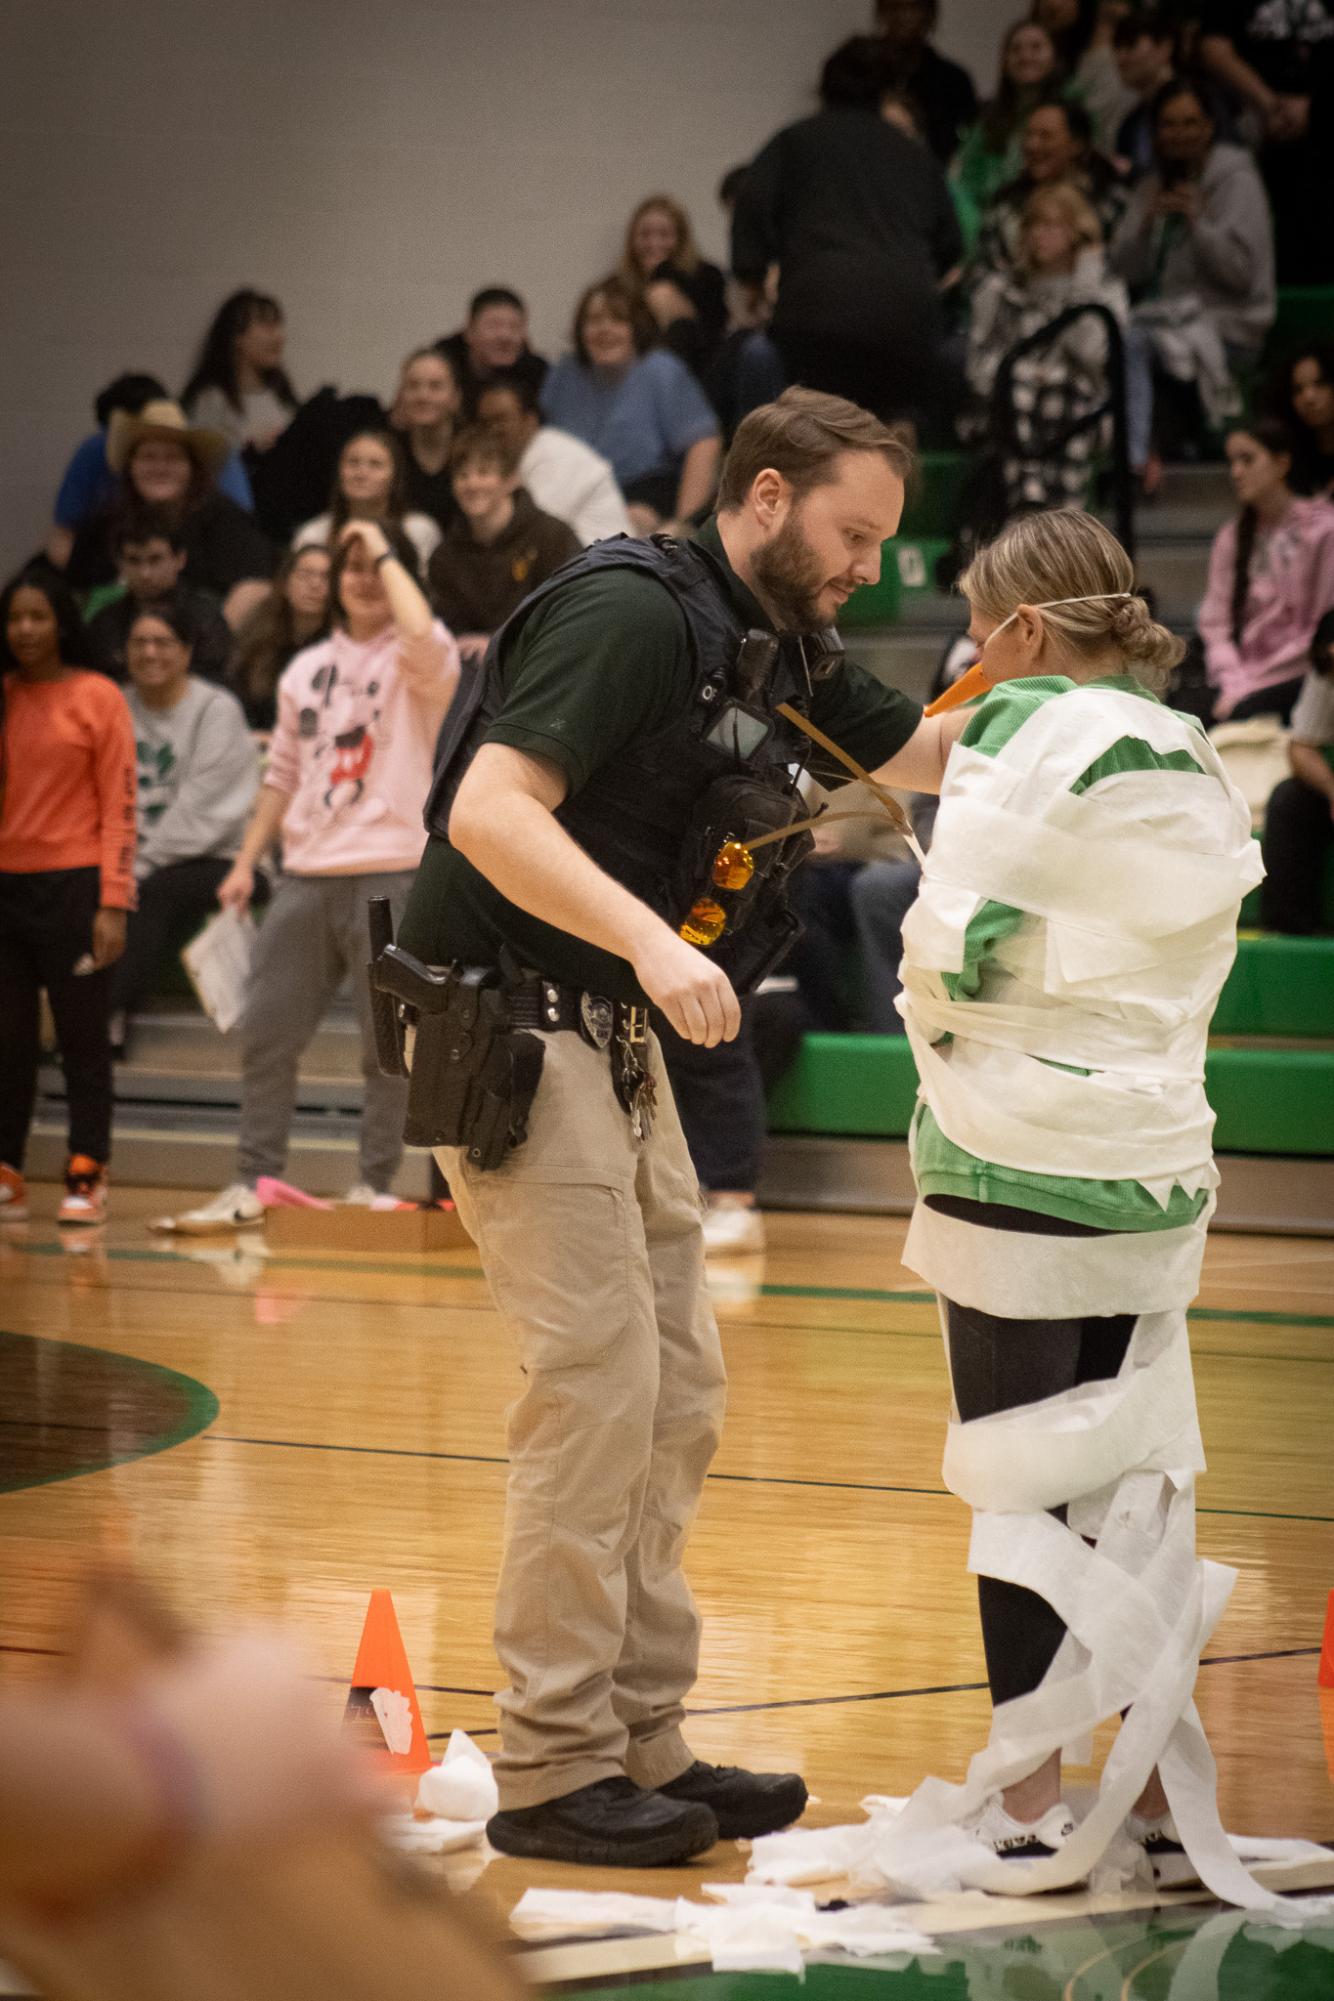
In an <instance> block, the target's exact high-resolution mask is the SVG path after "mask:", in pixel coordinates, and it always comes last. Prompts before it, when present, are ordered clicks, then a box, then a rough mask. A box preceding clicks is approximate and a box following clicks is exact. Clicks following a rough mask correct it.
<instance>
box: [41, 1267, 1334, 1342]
mask: <svg viewBox="0 0 1334 2001" xmlns="http://www.w3.org/2000/svg"><path fill="white" fill-rule="evenodd" d="M15 1249H17V1250H21V1251H25V1252H27V1254H28V1255H29V1256H30V1257H56V1256H60V1255H63V1253H62V1252H61V1248H60V1245H59V1243H58V1242H53V1241H47V1242H44V1243H29V1244H18V1245H16V1246H15ZM103 1255H104V1256H105V1257H107V1258H108V1259H110V1260H111V1261H112V1262H115V1263H122V1264H135V1263H138V1264H183V1265H188V1264H192V1263H194V1262H195V1260H193V1259H192V1258H190V1257H188V1256H187V1255H186V1253H185V1252H183V1251H168V1250H162V1251H159V1250H143V1249H136V1248H134V1247H133V1246H130V1245H118V1246H117V1247H116V1248H114V1249H112V1250H108V1251H106V1252H104V1253H103ZM354 1255H355V1254H354ZM265 1263H266V1264H268V1265H271V1266H272V1267H273V1268H274V1269H275V1270H277V1271H342V1272H350V1273H355V1272H370V1273H373V1274H374V1275H375V1276H376V1277H377V1278H384V1277H388V1278H471V1279H476V1280H478V1282H479V1283H480V1282H481V1280H482V1273H481V1271H480V1269H479V1268H478V1267H477V1266H476V1265H440V1264H429V1263H416V1262H414V1263H408V1262H406V1261H399V1262H389V1261H385V1262H381V1261H379V1260H377V1261H376V1262H375V1263H374V1264H368V1263H366V1262H364V1261H357V1262H353V1261H352V1258H351V1257H349V1258H346V1259H344V1258H330V1257H314V1256H310V1257H307V1256H303V1255H300V1254H298V1253H295V1252H292V1251H274V1252H270V1253H268V1254H267V1255H266V1258H265ZM755 1290H756V1293H757V1294H758V1296H759V1297H760V1298H762V1299H846V1300H851V1301H854V1302H856V1303H857V1304H864V1305H872V1306H880V1305H911V1306H934V1305H935V1301H936V1295H935V1293H934V1292H921V1291H917V1290H909V1289H905V1288H899V1289H888V1290H886V1289H881V1288H877V1287H873V1286H851V1285H758V1286H756V1288H755ZM404 1303H411V1302H404ZM1187 1317H1188V1318H1189V1319H1191V1320H1220V1321H1228V1320H1232V1321H1239V1322H1241V1323H1242V1324H1250V1325H1252V1326H1259V1327H1334V1313H1270V1312H1264V1311H1261V1310H1260V1309H1258V1308H1257V1309H1256V1311H1254V1312H1250V1313H1248V1312H1243V1311H1242V1310H1240V1309H1239V1308H1236V1307H1221V1306H1192V1307H1191V1308H1190V1311H1189V1314H1188V1315H1187ZM830 1331H831V1332H834V1331H837V1330H834V1329H831V1330H830ZM852 1331H855V1332H858V1333H871V1332H874V1330H873V1329H871V1328H864V1329H863V1328H859V1329H855V1330H852ZM1264 1359H1265V1360H1268V1359H1269V1357H1267V1356H1266V1357H1265V1358H1264Z"/></svg>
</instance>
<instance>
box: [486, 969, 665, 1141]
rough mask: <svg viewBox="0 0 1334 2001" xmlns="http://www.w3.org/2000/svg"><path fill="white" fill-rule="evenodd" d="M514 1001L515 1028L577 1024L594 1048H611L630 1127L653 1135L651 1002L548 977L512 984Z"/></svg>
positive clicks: (639, 1134) (639, 1136)
mask: <svg viewBox="0 0 1334 2001" xmlns="http://www.w3.org/2000/svg"><path fill="white" fill-rule="evenodd" d="M509 1004H510V1013H511V1018H512V1020H513V1022H514V1025H515V1027H516V1028H537V1029H541V1030H543V1031H544V1032H545V1033H547V1034H549V1035H553V1034H555V1033H556V1032H557V1031H558V1030H560V1029H565V1028H573V1029H577V1030H578V1032H579V1034H580V1035H581V1036H582V1037H583V1039H584V1041H585V1042H587V1043H588V1044H589V1046H590V1047H591V1048H593V1049H597V1050H601V1051H606V1052H608V1053H609V1055H610V1059H611V1077H612V1084H613V1086H614V1088H615V1091H616V1097H617V1100H618V1102H619V1103H620V1105H621V1106H622V1108H623V1110H624V1111H625V1112H626V1113H627V1114H628V1115H629V1119H630V1131H631V1133H632V1134H633V1136H634V1138H635V1139H636V1140H645V1139H647V1138H648V1136H649V1134H650V1133H651V1132H652V1130H653V1114H654V1111H655V1109H656V1107H657V1096H658V1093H657V1085H656V1084H655V1082H654V1079H653V1072H652V1070H651V1069H650V1068H649V1060H648V1035H649V1012H648V1009H647V1008H646V1007H634V1006H631V1005H630V1003H629V1002H627V1001H612V1000H608V999H607V998H606V997H605V995H602V994H593V993H586V992H581V991H580V990H579V988H577V987H566V986H561V985H559V984H558V983H557V982H556V981H555V980H543V979H536V980H525V981H524V982H523V984H522V985H521V986H517V987H513V988H511V989H510V990H509Z"/></svg>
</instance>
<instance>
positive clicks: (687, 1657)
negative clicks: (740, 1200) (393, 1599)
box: [437, 1030, 724, 1808]
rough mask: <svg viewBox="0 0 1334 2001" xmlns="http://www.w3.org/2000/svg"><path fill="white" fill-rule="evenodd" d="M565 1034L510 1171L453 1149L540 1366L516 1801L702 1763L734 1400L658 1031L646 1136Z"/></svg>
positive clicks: (512, 1737) (517, 1560)
mask: <svg viewBox="0 0 1334 2001" xmlns="http://www.w3.org/2000/svg"><path fill="white" fill-rule="evenodd" d="M543 1045H544V1048H545V1051H546V1061H545V1066H544V1069H543V1073H542V1081H541V1085H540V1086H539V1089H538V1093H537V1098H536V1101H535V1103H534V1105H533V1109H532V1114H531V1116H530V1119H529V1137H528V1140H527V1142H526V1143H525V1144H524V1145H523V1146H522V1147H520V1148H519V1149H518V1150H517V1151H516V1152H515V1153H514V1154H512V1155H511V1156H510V1157H509V1159H507V1160H506V1162H505V1164H504V1165H503V1166H502V1167H500V1168H496V1169H493V1170H492V1171H491V1172H489V1173H480V1172H478V1171H477V1170H476V1169H472V1170H470V1169H469V1167H468V1165H467V1163H466V1160H464V1159H463V1158H462V1157H461V1156H460V1154H459V1151H458V1149H457V1148H454V1147H442V1148H440V1149H439V1151H438V1154H437V1158H438V1160H439V1162H440V1167H441V1170H442V1172H443V1173H444V1174H445V1176H446V1178H447V1179H448V1181H449V1185H450V1190H451V1193H452V1194H453V1196H454V1200H455V1202H456V1203H457V1205H458V1210H459V1214H460V1216H461V1218H462V1220H463V1222H464V1225H465V1226H466V1228H467V1230H468V1232H469V1234H470V1235H471V1236H472V1238H473V1239H474V1241H475V1242H476V1244H477V1247H478V1249H479V1251H480V1252H481V1257H482V1266H483V1269H484V1271H485V1274H486V1278H487V1283H488V1284H489V1286H490V1288H491V1295H492V1298H493V1299H494V1301H495V1304H496V1307H497V1310H498V1311H499V1313H500V1315H501V1317H502V1319H503V1320H504V1321H505V1323H506V1325H507V1326H508V1328H509V1330H510V1332H511V1333H512V1335H513V1338H514V1342H515V1345H516V1348H517V1351H518V1360H519V1367H520V1369H521V1371H522V1374H523V1387H522V1389H521V1390H520V1393H519V1396H518V1400H517V1401H516V1402H515V1403H514V1404H513V1405H512V1406H511V1408H510V1410H509V1413H508V1445H509V1458H510V1471H509V1487H508V1494H507V1500H506V1518H505V1550H504V1556H503V1558H502V1563H501V1574H500V1583H499V1589H498V1593H497V1599H496V1650H497V1652H498V1653H499V1655H500V1659H501V1662H502V1664H503V1666H504V1668H505V1671H506V1673H507V1674H508V1676H509V1681H510V1685H509V1687H508V1688H507V1689H505V1690H504V1691H503V1693H502V1694H501V1695H500V1697H499V1704H500V1712H501V1732H500V1734H501V1747H502V1748H501V1755H500V1757H499V1759H498V1760H497V1763H496V1776H497V1779H498V1781H499V1784H500V1803H501V1806H502V1807H505V1808H520V1807H528V1806H539V1805H541V1803H542V1802H543V1801H544V1800H549V1799H556V1798H559V1797H560V1795H562V1794H563V1793H568V1792H573V1791H574V1790H575V1789H576V1788H577V1787H579V1786H586V1785H591V1784H592V1783H593V1782H594V1781H595V1780H597V1779H606V1778H614V1777H617V1776H618V1775H620V1774H626V1775H628V1776H629V1777H630V1778H631V1779H633V1780H634V1781H635V1783H636V1784H637V1785H641V1786H659V1785H666V1784H667V1783H668V1782H669V1781H670V1780H672V1779H674V1778H677V1777H678V1776H679V1775H680V1773H682V1772H683V1771H684V1770H685V1769H686V1767H687V1766H688V1765H689V1764H690V1762H691V1753H690V1752H689V1751H688V1750H687V1749H686V1746H685V1743H684V1741H683V1739H682V1736H681V1722H682V1718H683V1716H684V1713H685V1712H684V1708H683V1702H684V1698H685V1695H686V1692H687V1691H688V1690H689V1689H690V1688H691V1686H692V1685H693V1683H694V1680H695V1676H696V1673H697V1671H698V1665H699V1624H700V1622H699V1614H698V1612H697V1610H696V1608H695V1602H694V1600H693V1598H692V1597H691V1595H690V1590H689V1587H688V1586H687V1584H686V1581H685V1578H684V1576H683V1575H682V1571H681V1560H682V1555H683V1552H684V1549H685V1543H686V1537H687V1535H688V1534H689V1532H690V1525H691V1522H692V1521H693V1519H694V1516H695V1512H696V1509H697V1507H698V1505H699V1498H700V1493H701V1491H702V1488H703V1484H704V1477H705V1474H706V1473H707V1471H708V1467H709V1462H710V1461H711V1459H712V1458H713V1454H714V1451H715V1449H716V1447H717V1444H718V1436H719V1431H720V1429H721V1425H722V1417H723V1402H724V1374H723V1362H722V1350H721V1347H720V1344H719V1340H718V1329H717V1324H716V1322H715V1320H714V1317H713V1309H712V1307H711V1306H710V1304H709V1301H708V1296H707V1294H706V1292H705V1289H704V1245H703V1236H702V1233H701V1228H700V1204H699V1188H698V1183H697V1181H696V1177H695V1172H694V1169H693V1168H692V1166H691V1164H690V1156H689V1154H688V1153H687V1151H686V1144H685V1140H684V1138H683V1137H682V1133H681V1124H680V1120H679V1119H678V1118H677V1115H676V1107H675V1105H674V1104H673V1102H672V1095H671V1087H670V1085H669V1084H668V1081H667V1077H666V1073H665V1071H664V1069H663V1063H662V1054H661V1051H660V1050H659V1048H658V1045H657V1043H656V1041H653V1042H651V1044H650V1060H651V1062H652V1066H653V1074H654V1077H655V1079H656V1081H657V1088H658V1107H657V1112H656V1115H655V1118H654V1124H653V1130H652V1132H651V1134H650V1135H649V1137H648V1138H647V1139H646V1140H645V1141H643V1142H636V1141H635V1140H634V1139H633V1137H632V1136H631V1131H630V1121H629V1119H628V1118H627V1116H626V1114H625V1113H624V1111H622V1109H621V1107H620V1105H619V1103H618V1102H617V1099H616V1096H615V1092H614V1090H613V1088H612V1080H611V1067H610V1062H609V1059H608V1057H607V1055H606V1054H605V1053H600V1052H599V1051H597V1050H595V1049H593V1048H591V1047H590V1046H589V1045H588V1044H587V1043H585V1042H584V1041H583V1039H582V1038H581V1037H580V1036H579V1035H578V1034H577V1033H576V1032H575V1031H573V1030H563V1031H561V1032H560V1033H558V1034H555V1035H546V1036H544V1037H543Z"/></svg>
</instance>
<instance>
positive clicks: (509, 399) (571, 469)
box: [477, 375, 630, 548]
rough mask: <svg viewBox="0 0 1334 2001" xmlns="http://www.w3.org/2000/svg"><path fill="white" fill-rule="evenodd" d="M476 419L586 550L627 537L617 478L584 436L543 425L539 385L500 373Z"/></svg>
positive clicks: (481, 399)
mask: <svg viewBox="0 0 1334 2001" xmlns="http://www.w3.org/2000/svg"><path fill="white" fill-rule="evenodd" d="M477 417H478V421H479V422H480V423H483V424H485V425H486V428H487V429H488V430H489V431H493V432H494V433H495V435H496V436H497V438H499V439H500V441H501V443H502V444H503V445H504V446H505V449H506V450H507V451H508V452H511V453H512V454H513V455H514V457H515V458H516V459H517V460H518V479H519V484H520V486H521V487H522V488H523V489H524V491H525V493H527V494H529V495H530V496H531V497H532V499H533V500H535V501H536V503H537V505H538V506H539V507H540V508H541V510H542V512H543V513H544V514H554V515H555V517H556V519H557V520H558V521H564V522H567V523H568V524H569V526H570V527H571V528H573V530H574V532H575V534H576V535H577V536H578V537H579V540H580V541H581V542H582V543H583V545H584V547H585V548H587V547H588V545H589V543H590V542H600V541H602V540H603V539H604V538H605V537H606V536H608V535H628V534H629V533H630V517H629V515H628V514H627V512H626V508H625V499H624V496H623V495H622V493H621V489H620V487H619V486H618V485H617V484H616V475H615V473H614V472H613V471H612V469H611V466H610V464H609V463H608V461H607V460H606V459H604V458H603V456H602V454H601V452H595V451H594V450H593V447H592V446H591V445H586V444H585V443H584V441H583V439H582V438H576V437H574V436H572V435H571V433H570V432H569V431H562V430H560V429H558V428H557V426H556V425H555V424H544V423H543V421H542V409H541V405H540V404H539V402H538V400H537V389H536V386H535V385H534V384H533V383H532V382H530V381H528V380H527V379H526V378H524V377H522V376H519V375H499V376H496V377H495V378H494V379H493V380H492V381H491V382H489V383H487V385H486V387H485V388H484V389H482V390H481V392H480V393H479V395H478V398H477Z"/></svg>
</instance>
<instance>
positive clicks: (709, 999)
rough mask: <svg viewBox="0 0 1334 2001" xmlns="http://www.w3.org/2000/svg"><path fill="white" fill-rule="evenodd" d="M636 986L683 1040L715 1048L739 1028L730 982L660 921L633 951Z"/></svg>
mask: <svg viewBox="0 0 1334 2001" xmlns="http://www.w3.org/2000/svg"><path fill="white" fill-rule="evenodd" d="M634 969H635V973H636V976H637V977H638V980H639V984H640V986H641V987H642V988H643V989H644V992H645V993H646V994H647V995H648V997H649V999H650V1000H651V1001H652V1002H653V1005H654V1006H655V1007H660V1008H661V1009H662V1011H663V1013H664V1014H665V1015H666V1017H667V1019H668V1021H669V1022H670V1023H671V1024H672V1027H673V1028H674V1029H675V1030H676V1032H677V1034H678V1035H679V1036H681V1037H682V1038H683V1039H684V1040H685V1041H686V1042H698V1043H702V1044H703V1045H704V1047H705V1048H706V1049H715V1048H716V1047H717V1045H718V1044H719V1043H720V1042H731V1041H733V1040H734V1039H735V1037H736V1034H737V1031H738V1030H739V1029H740V1027H741V1003H740V1001H738V999H737V997H736V994H735V992H734V991H733V988H732V982H731V981H730V980H729V979H728V977H727V975H726V973H724V972H723V971H722V970H721V969H720V968H719V967H718V966H715V965H714V964H713V962H712V961H711V960H709V959H706V958H705V957H704V954H703V953H702V952H699V951H697V950H696V949H695V947H694V946H693V945H687V944H686V942H685V939H684V938H678V937H677V936H676V934H675V932H673V931H669V930H668V928H667V926H666V925H665V924H663V925H661V926H659V927H658V929H657V930H656V931H655V932H654V934H653V936H652V938H651V939H650V940H649V942H648V943H647V944H646V945H645V946H644V947H643V948H642V949H641V950H640V951H639V952H638V953H636V955H635V959H634Z"/></svg>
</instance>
